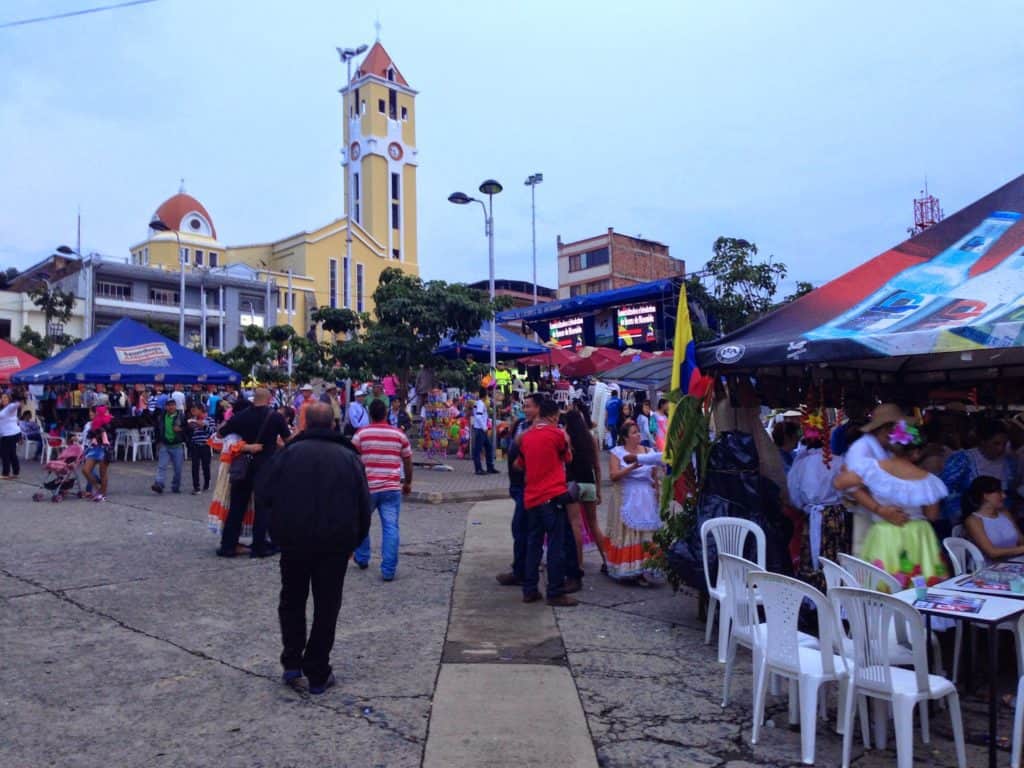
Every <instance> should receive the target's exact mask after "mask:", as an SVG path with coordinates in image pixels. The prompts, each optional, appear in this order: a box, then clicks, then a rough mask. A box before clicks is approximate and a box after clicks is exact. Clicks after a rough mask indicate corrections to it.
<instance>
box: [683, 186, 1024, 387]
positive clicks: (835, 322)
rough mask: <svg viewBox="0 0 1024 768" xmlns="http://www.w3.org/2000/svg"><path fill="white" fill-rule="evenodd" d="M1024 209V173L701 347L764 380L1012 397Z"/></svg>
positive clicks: (709, 358) (1023, 347) (1021, 373)
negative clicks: (966, 390) (978, 389)
mask: <svg viewBox="0 0 1024 768" xmlns="http://www.w3.org/2000/svg"><path fill="white" fill-rule="evenodd" d="M1022 214H1024V176H1021V177H1019V178H1017V179H1014V180H1013V181H1011V182H1010V183H1009V184H1006V185H1005V186H1003V187H1001V188H999V189H997V190H996V191H994V192H992V193H991V194H989V195H986V196H985V197H983V198H982V199H980V200H978V201H977V202H975V203H973V204H971V205H969V206H967V207H966V208H964V209H963V210H961V211H958V212H957V213H955V214H953V215H952V216H950V217H949V218H947V219H945V220H943V221H941V222H939V223H938V224H936V225H934V226H933V227H931V228H929V229H928V230H926V231H924V232H922V233H921V234H919V235H917V236H915V237H912V238H910V239H909V240H906V241H904V242H903V243H901V244H899V245H897V246H896V247H894V248H892V249H890V250H888V251H886V252H884V253H882V254H881V255H880V256H877V257H876V258H874V259H872V260H870V261H868V262H867V263H865V264H863V265H861V266H859V267H857V268H856V269H853V270H851V271H850V272H847V273H846V274H844V275H842V276H841V277H838V278H836V279H835V280H833V281H832V282H830V283H827V284H826V285H824V286H822V287H821V288H818V289H817V290H815V291H812V292H811V293H809V294H807V295H806V296H803V297H802V298H800V299H798V300H797V301H794V302H792V303H791V304H787V305H786V306H784V307H782V308H781V309H779V310H778V311H776V312H773V313H772V314H769V315H767V316H765V317H763V318H761V319H760V320H758V321H756V322H754V323H751V324H750V325H748V326H746V327H744V328H741V329H739V330H738V331H736V332H734V333H732V334H729V335H728V336H725V337H724V338H722V339H719V340H717V341H715V342H713V343H708V344H703V345H701V347H700V348H699V350H698V362H699V364H700V367H701V368H702V369H703V370H704V371H709V370H715V371H717V372H718V373H720V374H727V373H745V374H756V376H757V378H758V379H759V380H761V381H766V380H770V379H773V378H774V379H785V380H790V381H792V380H794V379H802V380H806V379H807V378H813V379H814V380H816V381H821V382H823V383H824V384H825V386H826V389H827V390H828V391H830V392H832V393H834V392H836V391H837V390H839V389H841V388H842V387H843V386H848V385H855V386H858V387H861V388H871V389H872V391H875V392H877V394H878V396H879V397H886V396H895V395H896V394H899V395H904V396H905V395H907V394H908V389H914V390H916V392H915V395H918V396H920V395H921V394H922V390H924V391H926V390H927V389H929V388H935V387H940V386H944V387H949V386H954V387H956V386H977V385H982V386H984V384H985V383H986V382H989V383H991V386H989V387H988V388H987V390H988V397H989V399H990V400H991V401H993V402H1006V401H1007V398H1008V397H1010V396H1011V394H1010V393H1009V391H1008V389H1007V386H1008V381H1009V380H1010V379H1017V380H1019V379H1021V378H1024V223H1022V222H1021V218H1022ZM997 380H998V381H997ZM997 384H998V386H997ZM832 385H838V386H832ZM790 402H792V399H790Z"/></svg>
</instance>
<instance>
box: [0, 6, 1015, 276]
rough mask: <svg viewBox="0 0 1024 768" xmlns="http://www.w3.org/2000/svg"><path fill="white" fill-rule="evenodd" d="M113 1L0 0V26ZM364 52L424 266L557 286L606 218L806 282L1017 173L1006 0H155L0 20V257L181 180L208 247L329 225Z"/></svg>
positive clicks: (89, 232) (111, 243)
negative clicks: (211, 232)
mask: <svg viewBox="0 0 1024 768" xmlns="http://www.w3.org/2000/svg"><path fill="white" fill-rule="evenodd" d="M111 1H112V0H4V2H2V3H0V23H3V22H6V21H12V20H15V19H20V18H27V17H34V16H41V15H45V14H47V13H57V12H64V11H69V10H77V9H81V8H86V7H89V6H93V5H104V4H106V3H108V2H111ZM378 15H379V18H380V21H381V24H382V29H381V41H382V43H383V44H384V46H385V47H386V48H387V50H388V51H389V52H390V53H391V55H392V57H393V58H394V60H395V62H396V64H397V65H398V67H399V69H401V71H402V73H403V74H404V75H405V77H406V79H407V80H408V81H409V83H410V84H411V86H412V87H413V88H415V89H417V90H418V91H419V92H420V95H419V97H418V98H417V118H418V120H417V133H418V135H417V143H418V147H419V157H420V163H421V164H420V171H419V190H418V192H419V223H420V229H419V248H420V264H421V272H422V274H423V276H424V277H427V278H441V279H445V280H465V281H474V280H479V279H484V278H486V277H487V250H486V241H485V238H484V229H483V221H482V216H481V215H480V211H479V209H478V208H477V209H473V208H464V207H456V206H453V205H451V204H449V203H448V202H447V200H446V198H447V196H448V194H449V193H450V192H452V191H455V190H457V189H461V190H464V191H467V192H471V193H472V192H474V191H475V188H476V186H477V185H478V184H479V183H480V181H481V180H483V179H484V178H487V177H493V178H496V179H498V180H499V181H501V182H502V183H503V184H504V185H505V191H504V193H502V194H501V195H500V196H499V197H497V198H496V199H495V221H496V232H497V274H498V276H499V277H510V278H521V279H526V280H529V279H530V194H529V188H528V187H525V186H524V185H523V181H524V180H525V179H526V177H527V176H528V175H529V174H531V173H534V172H537V171H540V172H542V173H543V174H544V183H543V184H542V185H541V186H539V187H537V243H538V245H537V249H538V271H539V277H540V281H541V283H542V284H544V283H546V284H548V285H554V284H555V282H556V267H555V237H556V235H558V234H561V236H562V238H563V239H564V240H576V239H579V238H582V237H586V236H589V235H593V234H597V233H600V232H603V231H604V230H605V229H606V228H607V227H615V228H616V229H617V230H619V231H621V232H625V233H629V234H642V235H643V236H644V237H646V238H651V239H655V240H659V241H662V242H665V243H667V244H669V246H670V247H671V252H672V254H673V255H674V256H676V257H678V258H683V259H685V260H686V262H687V265H688V268H689V269H691V270H692V269H698V268H699V267H700V266H701V265H702V264H703V263H704V262H705V261H706V260H707V258H708V255H709V254H710V248H711V244H712V242H713V241H714V239H715V238H716V237H718V236H719V235H729V236H737V237H745V238H747V239H749V240H752V241H754V242H756V243H757V244H758V246H759V248H760V249H761V252H762V254H765V255H767V254H774V255H775V257H776V259H778V260H781V261H783V262H785V263H786V264H788V265H789V267H790V276H791V280H790V281H788V282H787V285H786V286H785V288H788V287H790V285H791V283H792V281H793V280H796V279H804V280H809V281H812V282H814V283H815V284H819V283H821V282H823V281H826V280H828V279H830V278H832V277H834V276H836V275H838V274H840V273H841V272H843V271H845V270H846V269H848V268H851V267H853V266H854V265H856V264H857V263H859V262H861V261H863V260H865V259H867V258H869V257H871V256H873V255H875V254H877V253H878V252H880V251H882V250H884V249H885V248H887V247H889V246H890V245H893V244H895V243H897V242H899V241H900V240H902V239H903V238H904V237H905V232H906V228H907V227H908V226H909V225H910V223H911V220H912V207H911V201H912V199H913V198H914V197H915V195H916V194H917V192H918V190H919V189H921V187H922V186H923V182H924V179H925V176H926V175H927V177H928V180H929V185H930V189H931V191H932V192H933V193H935V194H936V195H938V196H939V197H940V198H941V200H942V203H943V206H944V208H945V210H946V212H947V214H951V213H953V212H954V211H956V210H957V209H958V208H961V207H963V206H964V205H966V204H968V203H970V202H971V201H973V200H974V199H976V198H978V197H980V196H981V195H983V194H985V193H987V192H989V191H991V190H992V189H994V188H995V187H997V186H999V185H1001V184H1003V183H1004V182H1006V181H1007V180H1009V179H1011V178H1013V177H1015V176H1017V175H1018V174H1020V173H1022V172H1024V142H1022V141H1021V134H1022V131H1021V128H1022V117H1024V110H1022V106H1024V104H1022V101H1024V57H1022V45H1021V40H1022V39H1024V13H1022V12H1021V5H1020V3H1019V2H1015V1H1014V0H1007V1H1006V2H970V3H967V2H952V1H950V2H943V1H940V0H932V2H928V3H915V2H899V3H892V2H864V1H863V0H857V2H828V3H822V2H820V0H817V1H815V2H794V1H787V2H773V3H767V2H760V1H757V0H749V1H748V2H713V3H708V2H695V1H693V0H675V1H673V2H668V1H666V2H648V3H642V2H637V3H611V2H608V3H604V2H593V1H592V0H591V1H588V2H583V1H582V0H572V1H568V0H560V1H559V2H552V0H543V1H540V0H529V1H528V2H515V1H510V2H506V3H486V2H479V1H477V2H455V1H454V0H449V1H443V0H441V1H437V0H435V1H434V2H422V1H421V0H408V1H403V2H385V1H384V0H381V2H378V3H376V4H374V3H373V2H349V1H348V0H335V1H331V0H298V1H297V2H291V3H285V2H265V1H260V0H158V1H157V2H155V3H151V4H147V5H140V6H135V7H130V8H125V9H121V10H115V11H108V12H103V13H97V14H93V15H88V16H79V17H75V18H70V19H64V20H59V21H51V22H47V23H41V24H32V25H26V26H20V27H14V28H7V29H0V141H2V146H0V179H2V181H3V186H2V192H0V195H2V197H0V266H12V265H13V266H18V267H24V266H27V265H29V264H31V263H32V262H34V261H36V260H38V259H40V258H42V257H45V256H46V255H48V254H49V253H50V252H51V251H52V249H53V248H54V247H55V246H57V245H59V244H61V243H69V244H71V245H73V244H74V236H75V213H76V209H77V208H78V206H81V211H82V229H83V250H86V251H99V252H101V253H103V254H107V255H112V256H126V255H127V253H128V248H129V246H131V245H133V244H135V243H137V242H139V241H140V240H142V239H143V238H144V236H145V233H146V223H147V221H148V220H149V218H150V216H151V215H152V213H153V211H154V210H155V208H156V207H157V205H158V204H159V203H160V202H161V201H162V200H164V199H165V198H167V197H168V196H170V195H172V194H173V193H175V192H176V191H177V188H178V184H179V181H178V180H179V178H180V177H184V178H185V180H186V181H185V183H186V187H187V191H188V192H189V193H191V194H192V195H194V196H195V197H197V198H198V199H199V200H201V201H202V202H203V203H204V204H205V205H206V207H207V208H208V210H209V211H210V213H211V215H212V217H213V219H214V223H215V226H216V227H217V231H218V235H219V236H220V239H221V240H222V242H224V243H226V244H242V243H253V242H261V241H268V240H273V239H278V238H282V237H284V236H286V235H289V234H292V233H294V232H297V231H300V230H303V229H311V228H314V227H317V226H320V225H322V224H323V223H325V222H327V221H329V220H330V219H331V218H333V217H335V216H338V215H340V214H341V213H342V210H343V204H342V195H341V184H342V174H341V169H340V166H339V149H340V145H341V135H342V134H341V123H340V115H341V109H340V97H339V95H338V89H339V88H340V87H341V85H342V83H343V80H344V75H343V69H342V65H341V64H340V63H339V61H338V57H337V53H336V52H335V47H336V46H339V45H340V46H355V45H358V44H360V43H365V42H369V43H372V42H373V39H374V35H375V31H374V21H375V19H376V18H377V17H378Z"/></svg>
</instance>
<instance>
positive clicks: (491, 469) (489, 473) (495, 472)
mask: <svg viewBox="0 0 1024 768" xmlns="http://www.w3.org/2000/svg"><path fill="white" fill-rule="evenodd" d="M487 474H488V475H500V474H501V472H499V471H498V470H496V469H495V468H494V467H491V468H490V469H488V470H487Z"/></svg>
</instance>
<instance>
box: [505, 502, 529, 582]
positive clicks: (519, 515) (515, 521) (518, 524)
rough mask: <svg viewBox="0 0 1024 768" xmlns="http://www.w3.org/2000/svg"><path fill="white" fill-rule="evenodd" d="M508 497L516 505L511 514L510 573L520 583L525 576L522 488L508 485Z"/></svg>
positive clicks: (524, 510)
mask: <svg viewBox="0 0 1024 768" xmlns="http://www.w3.org/2000/svg"><path fill="white" fill-rule="evenodd" d="M508 495H509V496H511V497H512V500H513V501H514V502H515V503H516V508H515V511H514V512H513V513H512V573H513V574H514V575H515V577H516V578H517V579H519V580H520V581H522V580H523V577H524V576H525V574H526V541H527V534H528V531H527V528H526V507H524V506H523V486H521V485H510V486H509V487H508Z"/></svg>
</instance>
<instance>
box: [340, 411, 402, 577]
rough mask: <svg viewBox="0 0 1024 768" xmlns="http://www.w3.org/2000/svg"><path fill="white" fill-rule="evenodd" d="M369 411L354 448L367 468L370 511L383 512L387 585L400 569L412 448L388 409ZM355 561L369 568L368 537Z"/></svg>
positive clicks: (383, 571) (383, 566)
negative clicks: (400, 527) (402, 519)
mask: <svg viewBox="0 0 1024 768" xmlns="http://www.w3.org/2000/svg"><path fill="white" fill-rule="evenodd" d="M369 410H370V422H371V423H370V426H368V427H362V428H361V429H359V430H357V431H356V433H355V435H353V436H352V445H354V446H355V447H356V450H357V451H359V455H360V456H361V457H362V459H363V466H364V467H366V481H367V483H368V485H369V487H370V502H371V509H376V510H377V511H378V512H380V526H381V545H380V549H381V563H380V575H381V577H382V578H383V579H384V581H394V578H395V570H396V569H397V568H398V515H399V513H400V512H401V511H402V496H403V495H406V496H408V495H409V494H410V493H411V492H412V446H411V445H410V444H409V438H408V437H406V436H405V432H403V431H402V430H400V429H398V428H397V427H392V426H391V425H390V424H389V423H388V407H387V405H385V404H384V401H383V400H374V401H373V402H372V403H370V409H369ZM403 470H404V477H403ZM354 559H355V561H356V565H358V566H359V567H360V568H361V569H363V570H366V568H367V567H368V566H369V564H370V537H369V536H367V537H366V539H365V540H364V541H363V543H362V544H360V545H359V548H358V549H356V551H355V554H354Z"/></svg>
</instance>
